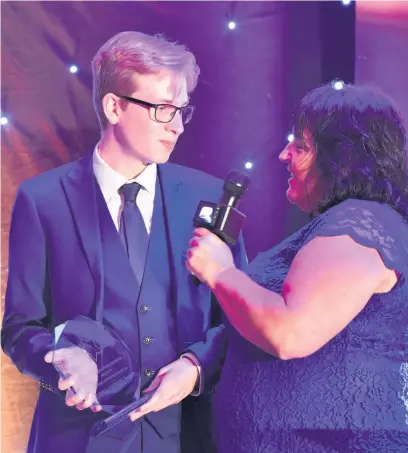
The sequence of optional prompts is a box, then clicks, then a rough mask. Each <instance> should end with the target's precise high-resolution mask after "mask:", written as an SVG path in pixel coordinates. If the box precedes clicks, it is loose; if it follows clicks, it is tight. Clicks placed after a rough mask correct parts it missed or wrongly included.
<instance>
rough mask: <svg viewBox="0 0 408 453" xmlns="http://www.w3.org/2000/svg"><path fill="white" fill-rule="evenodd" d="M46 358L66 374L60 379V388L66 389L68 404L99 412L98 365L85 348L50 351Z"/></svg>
mask: <svg viewBox="0 0 408 453" xmlns="http://www.w3.org/2000/svg"><path fill="white" fill-rule="evenodd" d="M44 360H45V361H46V362H47V363H52V364H53V365H54V366H55V368H56V369H57V370H59V371H60V372H61V373H62V374H63V375H64V377H61V378H60V379H59V381H58V388H59V389H60V390H62V391H64V390H66V393H65V403H66V405H67V406H75V407H76V408H77V409H78V410H80V411H82V410H84V409H87V408H89V407H90V408H91V410H92V411H93V412H99V411H100V410H101V409H102V407H101V406H100V405H99V404H98V401H97V399H96V389H97V385H98V369H97V365H96V363H95V362H94V360H92V358H91V357H90V356H89V354H88V353H87V352H86V351H85V350H84V349H81V348H78V347H76V346H74V347H72V348H63V349H58V350H56V351H49V352H48V353H47V354H46V355H45V356H44ZM72 389H74V390H75V392H74V391H72Z"/></svg>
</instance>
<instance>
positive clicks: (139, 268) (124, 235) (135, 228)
mask: <svg viewBox="0 0 408 453" xmlns="http://www.w3.org/2000/svg"><path fill="white" fill-rule="evenodd" d="M140 189H141V185H140V184H138V183H137V182H133V183H130V184H124V185H123V186H122V187H121V188H120V189H119V194H120V195H122V197H123V201H124V204H123V210H122V214H121V217H120V226H119V235H120V238H121V240H122V243H123V245H124V246H125V249H126V252H127V254H128V257H129V261H130V264H131V266H132V269H133V272H134V273H135V275H136V278H137V281H138V283H139V286H140V285H141V284H142V279H143V272H144V268H145V264H146V256H147V249H148V246H149V235H148V233H147V230H146V226H145V224H144V221H143V217H142V214H141V212H140V210H139V208H138V207H137V204H136V197H137V194H138V193H139V190H140Z"/></svg>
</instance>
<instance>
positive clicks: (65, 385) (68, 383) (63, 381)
mask: <svg viewBox="0 0 408 453" xmlns="http://www.w3.org/2000/svg"><path fill="white" fill-rule="evenodd" d="M74 385H75V377H74V376H68V377H66V378H59V380H58V388H59V389H60V390H62V391H64V390H68V389H69V388H70V387H74Z"/></svg>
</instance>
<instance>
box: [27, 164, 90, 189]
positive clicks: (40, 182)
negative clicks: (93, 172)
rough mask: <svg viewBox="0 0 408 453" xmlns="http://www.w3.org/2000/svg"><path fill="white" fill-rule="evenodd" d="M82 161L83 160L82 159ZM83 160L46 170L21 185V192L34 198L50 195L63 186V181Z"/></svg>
mask: <svg viewBox="0 0 408 453" xmlns="http://www.w3.org/2000/svg"><path fill="white" fill-rule="evenodd" d="M81 159H82V158H81ZM81 159H77V160H74V161H72V162H69V163H66V164H63V165H60V166H59V167H56V168H52V169H50V170H46V171H44V172H42V173H39V174H38V175H35V176H31V177H30V178H28V179H26V180H24V181H23V182H21V183H20V185H19V190H20V191H22V192H26V193H27V194H30V195H32V196H39V195H41V194H44V193H48V194H49V193H50V192H51V191H53V190H55V189H57V188H58V187H60V186H61V179H63V178H64V177H65V176H67V175H68V174H69V173H70V172H71V171H72V170H73V169H74V168H75V167H76V166H77V165H78V162H79V161H80V160H81Z"/></svg>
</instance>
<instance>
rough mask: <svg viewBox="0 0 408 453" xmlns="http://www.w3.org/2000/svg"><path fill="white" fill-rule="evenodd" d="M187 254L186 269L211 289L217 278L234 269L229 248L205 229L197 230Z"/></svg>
mask: <svg viewBox="0 0 408 453" xmlns="http://www.w3.org/2000/svg"><path fill="white" fill-rule="evenodd" d="M194 234H195V236H194V237H193V239H191V241H190V247H191V248H190V249H189V250H188V252H187V257H188V258H187V262H186V266H187V269H188V270H189V271H190V272H191V273H192V274H193V275H194V276H195V277H196V278H197V279H198V280H199V281H201V282H203V283H205V284H206V285H207V286H208V287H210V288H212V287H213V285H214V284H215V282H216V280H217V276H218V275H219V274H220V273H221V272H223V271H224V270H226V269H229V268H231V267H234V266H235V264H234V259H233V256H232V253H231V250H230V248H229V247H228V245H227V244H225V243H224V242H223V241H222V240H221V239H220V238H219V237H217V236H216V235H215V234H213V233H211V232H210V231H209V230H207V229H205V228H197V229H196V230H195V231H194Z"/></svg>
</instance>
